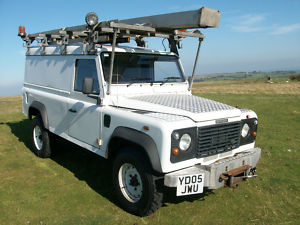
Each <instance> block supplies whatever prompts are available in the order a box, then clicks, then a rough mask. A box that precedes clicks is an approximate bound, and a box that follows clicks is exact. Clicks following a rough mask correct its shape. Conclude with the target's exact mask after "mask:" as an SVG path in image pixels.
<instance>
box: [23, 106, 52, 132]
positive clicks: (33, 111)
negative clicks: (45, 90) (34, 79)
mask: <svg viewBox="0 0 300 225" xmlns="http://www.w3.org/2000/svg"><path fill="white" fill-rule="evenodd" d="M38 115H40V116H41V117H42V121H43V125H44V127H45V128H46V129H47V130H48V129H49V121H48V115H47V111H46V107H45V105H44V104H42V103H40V102H38V101H33V102H32V103H31V105H30V106H29V109H28V118H29V119H30V120H32V117H33V116H38Z"/></svg>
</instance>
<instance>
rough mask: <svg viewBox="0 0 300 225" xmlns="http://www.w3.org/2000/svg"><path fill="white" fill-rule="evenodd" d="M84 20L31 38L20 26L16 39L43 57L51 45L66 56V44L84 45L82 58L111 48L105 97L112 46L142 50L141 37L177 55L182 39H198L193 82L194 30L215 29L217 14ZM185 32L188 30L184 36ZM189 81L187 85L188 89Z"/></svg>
mask: <svg viewBox="0 0 300 225" xmlns="http://www.w3.org/2000/svg"><path fill="white" fill-rule="evenodd" d="M85 20H86V23H87V24H86V25H80V26H73V27H65V28H61V29H57V30H50V31H45V32H38V33H34V34H26V32H25V27H22V26H20V27H19V33H18V36H20V37H21V38H22V40H23V41H25V42H26V47H27V49H29V47H30V46H31V45H32V43H33V42H34V41H36V42H37V44H38V46H40V47H41V54H44V53H45V47H47V46H48V45H53V44H56V45H61V48H60V50H61V51H60V53H61V54H62V55H63V54H66V46H67V45H68V44H69V43H82V44H83V45H84V47H83V49H84V50H83V54H86V48H87V52H88V54H95V52H96V47H97V45H102V44H111V45H112V55H111V64H110V73H109V74H110V76H109V77H110V78H109V85H108V89H107V94H109V93H110V86H111V79H112V70H113V64H114V55H115V47H116V45H117V44H118V43H128V42H130V40H135V41H136V44H137V46H139V47H145V45H146V42H145V39H144V38H145V37H160V38H166V39H168V41H169V47H170V51H171V52H174V53H175V54H177V55H178V48H180V47H181V46H180V41H181V40H182V39H183V38H185V37H194V38H198V39H199V45H198V49H197V55H196V59H195V63H194V68H193V75H192V78H193V77H194V73H195V70H196V65H197V61H198V55H199V52H200V46H201V42H202V40H203V39H204V38H205V36H204V35H203V34H202V33H201V32H200V31H199V30H197V29H198V28H213V27H218V26H219V21H220V12H219V11H218V10H214V9H209V8H206V7H202V8H200V9H198V10H192V11H183V12H176V13H169V14H161V15H155V16H147V17H139V18H133V19H127V20H112V21H101V22H98V16H97V15H96V14H95V13H93V12H92V13H88V14H87V15H86V18H85ZM186 29H192V30H191V31H188V32H187V31H186ZM192 80H193V79H192ZM192 80H191V82H190V88H191V85H192Z"/></svg>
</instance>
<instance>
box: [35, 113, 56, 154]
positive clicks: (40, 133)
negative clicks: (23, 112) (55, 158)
mask: <svg viewBox="0 0 300 225" xmlns="http://www.w3.org/2000/svg"><path fill="white" fill-rule="evenodd" d="M31 134H32V135H31V137H32V145H33V152H34V153H35V154H36V155H37V156H38V157H41V158H48V157H50V156H51V148H50V134H49V132H48V130H46V129H45V127H44V125H43V122H42V119H41V118H40V117H39V116H37V117H35V118H34V119H33V120H32V133H31Z"/></svg>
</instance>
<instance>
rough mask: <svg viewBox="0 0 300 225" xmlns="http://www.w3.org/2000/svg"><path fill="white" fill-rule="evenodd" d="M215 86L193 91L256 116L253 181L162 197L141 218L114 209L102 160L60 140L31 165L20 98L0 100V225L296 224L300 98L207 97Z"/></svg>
mask: <svg viewBox="0 0 300 225" xmlns="http://www.w3.org/2000/svg"><path fill="white" fill-rule="evenodd" d="M236 82H237V81H234V83H233V84H238V83H236ZM222 84H226V85H229V84H231V83H226V82H225V83H218V82H210V83H209V84H207V83H205V82H204V83H203V85H204V86H203V87H205V88H207V89H206V92H203V91H201V90H202V89H201V86H197V85H196V86H195V89H194V92H195V93H197V95H200V96H203V97H207V98H211V99H214V100H217V101H221V102H225V103H227V104H230V105H239V106H240V107H245V108H250V109H253V110H254V111H256V113H257V114H258V117H259V129H258V137H257V144H256V145H257V146H259V147H261V148H262V158H261V160H260V161H259V164H258V175H259V176H258V178H256V179H250V180H249V181H247V182H244V183H242V184H240V186H239V188H237V189H229V188H221V189H218V190H214V191H212V192H207V193H205V194H204V195H200V196H199V195H198V196H190V197H180V198H175V197H174V195H175V194H174V191H169V192H167V197H166V200H165V204H164V206H163V207H162V208H160V209H159V210H158V211H157V212H156V213H154V214H153V215H151V216H148V217H145V218H140V217H136V216H133V215H130V214H128V213H126V212H125V211H123V210H122V209H121V208H119V207H118V204H117V202H116V199H115V197H114V193H113V192H112V185H111V182H110V175H111V170H110V164H109V162H107V161H106V160H104V159H102V158H100V157H97V156H95V155H93V154H92V153H89V152H87V151H84V150H83V149H81V148H79V147H77V146H75V145H73V144H70V143H67V142H65V141H63V140H59V141H58V143H57V145H56V148H55V149H56V152H55V155H54V156H53V157H51V158H50V159H40V158H37V157H36V156H35V155H34V154H33V153H32V152H31V151H30V148H31V140H30V139H31V138H30V132H31V131H30V129H31V124H30V121H28V120H27V119H26V118H25V117H24V116H23V115H22V113H21V98H20V97H5V98H0V143H1V144H0V182H1V183H0V224H3V225H4V224H299V221H300V194H299V193H300V176H299V174H300V153H299V151H300V94H299V93H298V92H293V93H294V94H278V93H276V92H275V93H274V92H272V91H270V93H266V92H265V91H264V92H262V93H252V92H250V93H249V92H246V93H243V92H238V93H235V92H234V90H232V93H226V92H224V93H215V92H211V93H209V91H207V90H209V88H211V87H213V86H214V85H215V86H217V87H218V89H219V87H220V88H221V87H222ZM240 85H241V86H243V85H249V83H247V84H243V83H242V81H241V83H240ZM251 85H253V86H256V85H258V87H259V88H262V87H261V85H262V84H261V83H259V82H258V83H257V82H253V83H252V84H251ZM283 85H285V84H283ZM297 87H298V89H299V90H300V88H299V87H300V86H297ZM297 87H295V88H296V89H297ZM231 88H234V86H231ZM283 89H285V88H283ZM296 89H295V90H296ZM280 93H281V92H280ZM287 93H289V92H288V91H287Z"/></svg>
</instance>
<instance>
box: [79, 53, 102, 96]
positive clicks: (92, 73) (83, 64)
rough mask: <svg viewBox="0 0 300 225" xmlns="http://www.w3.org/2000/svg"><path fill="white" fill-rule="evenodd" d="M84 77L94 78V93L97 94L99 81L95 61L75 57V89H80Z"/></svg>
mask: <svg viewBox="0 0 300 225" xmlns="http://www.w3.org/2000/svg"><path fill="white" fill-rule="evenodd" d="M85 77H92V78H94V90H93V93H94V94H99V82H98V75H97V68H96V62H95V60H94V59H77V60H76V72H75V87H74V90H75V91H80V92H81V91H82V84H83V79H84V78H85Z"/></svg>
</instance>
